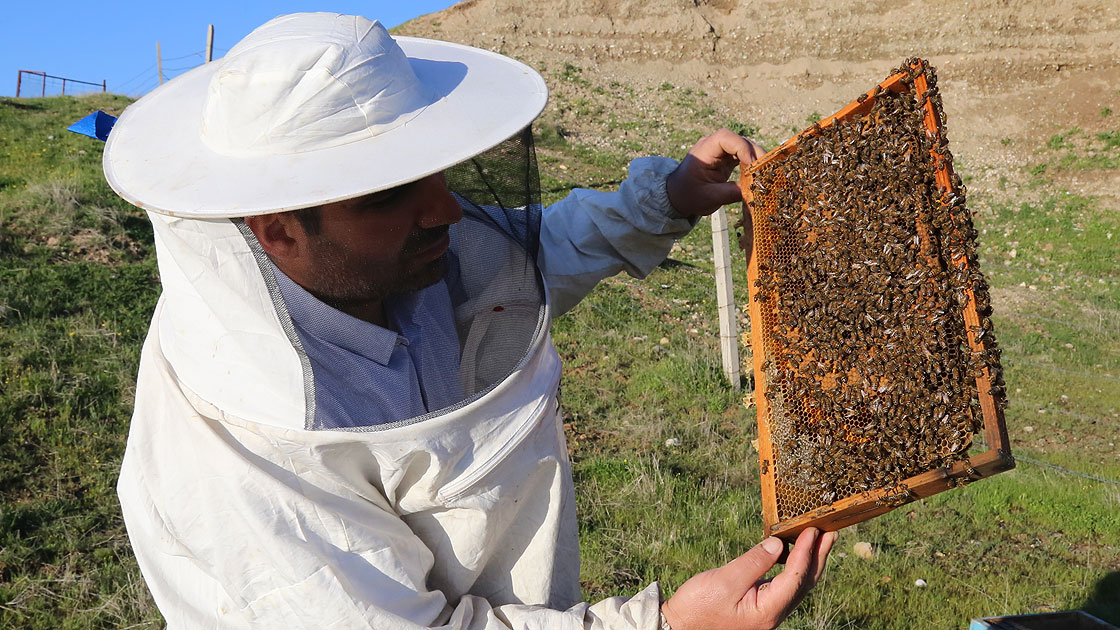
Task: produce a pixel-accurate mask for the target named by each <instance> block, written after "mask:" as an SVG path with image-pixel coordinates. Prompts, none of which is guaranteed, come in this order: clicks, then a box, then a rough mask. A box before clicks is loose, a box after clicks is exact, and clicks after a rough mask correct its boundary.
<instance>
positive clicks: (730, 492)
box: [0, 65, 1120, 629]
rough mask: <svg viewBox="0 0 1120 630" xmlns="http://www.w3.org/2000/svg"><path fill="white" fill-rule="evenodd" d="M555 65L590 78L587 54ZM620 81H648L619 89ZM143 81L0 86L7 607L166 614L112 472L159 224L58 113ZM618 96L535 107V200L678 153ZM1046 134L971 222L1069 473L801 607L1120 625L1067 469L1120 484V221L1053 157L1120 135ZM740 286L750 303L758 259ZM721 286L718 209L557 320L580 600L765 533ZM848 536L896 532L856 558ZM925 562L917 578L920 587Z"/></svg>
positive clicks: (81, 623)
mask: <svg viewBox="0 0 1120 630" xmlns="http://www.w3.org/2000/svg"><path fill="white" fill-rule="evenodd" d="M560 76H561V79H562V80H564V81H570V82H571V83H572V84H573V85H575V86H576V87H587V86H588V85H589V83H588V84H587V85H583V84H581V83H580V82H581V81H583V82H585V83H586V82H587V80H586V79H585V78H583V77H582V76H581V71H580V69H579V68H578V67H575V66H570V65H569V66H565V67H564V70H563V72H562V73H561V75H560ZM607 88H608V89H607V90H606V91H607V92H608V93H609V94H611V95H613V96H612V98H632V95H630V96H628V95H627V92H629V90H630V88H628V87H626V86H622V85H621V84H618V85H615V84H610V85H608V86H607ZM590 91H591V90H588V92H590ZM680 92H683V90H677V89H674V90H672V91H669V92H666V95H667V96H670V97H671V98H677V97H678V96H680V94H679V93H680ZM652 93H656V92H652ZM600 96H602V95H600ZM685 96H688V97H689V99H692V98H702V97H704V96H705V95H703V94H700V93H698V92H693V93H692V94H691V95H685ZM126 103H127V100H125V99H122V98H119V97H112V96H101V95H97V96H96V97H86V98H83V99H74V98H71V97H65V98H58V99H35V100H22V101H16V100H15V99H0V163H2V164H3V165H4V168H3V169H2V170H3V175H2V176H0V383H2V385H0V422H2V423H3V424H2V429H0V500H2V501H3V503H2V507H3V509H2V510H0V627H5V628H6V627H19V628H31V629H36V628H60V627H61V628H122V627H149V626H150V627H156V626H158V625H159V624H160V618H159V615H158V613H157V612H156V611H155V609H154V607H153V606H152V603H151V599H150V597H149V596H148V594H147V591H146V588H145V587H144V586H143V583H142V581H141V579H140V576H139V571H138V569H137V568H136V564H135V560H134V559H133V557H132V554H131V550H130V548H129V546H128V544H127V538H126V537H125V534H124V530H123V526H122V524H121V521H120V515H119V512H118V507H117V502H116V498H115V496H114V492H113V485H114V483H115V479H116V474H117V473H116V471H117V467H118V466H119V461H120V457H121V453H122V452H123V448H124V440H125V435H126V431H127V425H128V417H129V413H130V405H131V400H132V387H133V385H132V382H133V381H132V379H133V374H134V371H135V366H136V363H137V360H138V357H139V349H140V343H141V341H142V338H143V335H144V333H145V331H146V327H147V322H148V319H149V318H150V315H151V309H152V307H153V304H154V301H155V299H156V296H157V294H158V290H159V288H158V281H157V277H156V276H157V270H156V266H155V261H154V257H153V256H152V250H151V231H150V226H149V225H148V222H147V220H146V219H145V217H144V216H143V214H142V213H141V212H139V211H136V210H134V209H132V208H131V207H130V206H128V205H127V204H125V203H124V202H122V201H120V200H119V199H117V198H116V196H115V195H113V194H112V192H111V191H110V190H109V189H108V186H106V185H105V184H104V181H103V179H102V178H101V175H100V146H101V145H100V144H99V143H97V142H96V141H92V140H89V139H87V138H82V137H79V136H75V135H74V134H67V133H65V132H64V131H63V129H64V128H65V126H66V125H69V124H70V123H72V122H73V121H74V120H77V119H79V118H81V117H82V116H84V115H86V114H88V113H89V112H90V111H92V110H94V109H98V108H101V109H106V110H107V111H110V113H114V114H117V113H119V112H120V109H121V108H123V106H124V104H126ZM676 106H677V107H680V108H683V109H681V110H679V111H681V112H685V111H695V110H696V108H698V107H703V103H702V102H701V101H699V100H697V101H695V102H693V101H687V102H686V101H684V100H682V101H681V102H679V103H678V104H677V105H676ZM673 111H678V110H673ZM568 115H570V114H568ZM612 116H614V117H615V118H614V120H613V122H612V123H610V124H611V129H609V130H608V131H609V133H617V134H623V133H628V134H630V136H629V138H628V139H629V141H631V142H633V144H630V145H627V146H626V147H625V148H623V146H622V145H621V144H620V142H621V141H622V138H621V137H620V138H618V139H616V140H612V141H611V143H607V144H605V145H602V146H600V145H596V144H594V143H592V142H591V141H590V139H588V138H581V137H578V136H574V135H572V134H570V133H569V132H568V131H567V130H566V128H565V126H564V124H565V123H564V121H565V119H564V118H563V117H557V116H556V115H555V114H553V113H551V112H550V113H549V114H547V115H546V116H544V117H542V119H541V120H539V121H538V123H537V127H536V132H537V133H536V136H535V138H536V141H537V145H538V148H539V158H540V163H541V174H542V187H543V188H544V190H545V196H546V200H548V201H551V200H555V199H558V198H560V197H562V196H563V195H564V194H566V191H567V190H568V189H570V188H571V187H573V186H576V185H579V186H591V187H604V188H608V187H614V186H616V185H617V182H618V181H619V180H620V179H621V177H622V176H623V175H624V173H623V169H624V168H625V165H626V162H627V160H628V159H629V158H630V157H631V156H632V155H633V154H634V153H636V152H641V153H647V152H648V153H658V152H668V151H679V146H680V145H681V144H685V143H688V144H691V141H694V140H695V138H698V137H699V135H700V130H688V129H682V127H681V125H680V124H678V123H677V122H674V120H672V116H673V115H672V112H670V115H668V116H666V117H665V120H661V119H659V118H657V117H653V118H650V119H648V120H639V119H635V118H627V117H626V116H623V115H621V114H617V113H614V112H612ZM680 118H681V119H682V120H683V119H686V118H687V116H684V115H682V116H680ZM604 124H606V123H604ZM726 126H727V127H729V128H731V129H732V130H733V131H736V132H737V133H741V134H743V135H747V136H755V135H757V133H758V130H757V128H755V127H754V126H752V125H749V124H746V123H742V122H740V121H735V120H729V121H727V124H726ZM707 131H708V132H710V131H711V130H710V129H708V130H707ZM795 131H796V130H795ZM1071 131H1072V130H1071ZM52 135H53V136H55V137H54V138H53V139H51V138H49V136H52ZM686 138H691V140H687V139H686ZM1052 140H1053V139H1052ZM1048 144H1049V143H1048ZM1054 144H1055V145H1056V147H1055V148H1045V147H1044V148H1041V149H1040V151H1039V154H1038V155H1039V156H1040V158H1041V159H1044V160H1046V165H1043V166H1040V167H1039V168H1038V173H1039V181H1038V183H1037V187H1038V188H1037V190H1038V191H1039V195H1038V199H1036V200H1031V201H1029V202H1027V201H1024V200H1023V199H1022V198H1019V197H1017V196H1016V194H1017V191H1016V190H1015V189H1014V187H1011V186H1009V187H1008V189H1007V190H1005V191H1003V192H1001V193H1000V194H1001V196H1000V197H999V198H995V199H989V200H986V201H985V203H987V202H990V205H991V207H992V209H993V212H990V213H977V228H978V229H980V230H981V231H982V236H981V244H982V265H983V269H984V271H985V272H986V273H987V274H988V277H989V280H990V282H991V283H992V286H993V294H994V297H993V303H994V308H995V315H994V318H995V319H996V330H997V332H998V333H999V335H1000V339H1001V343H1002V344H1004V345H1005V346H1006V347H1007V350H1006V351H1005V355H1004V356H1005V358H1006V359H1007V363H1006V365H1007V366H1008V374H1007V381H1008V390H1009V397H1010V398H1011V401H1012V407H1011V408H1009V409H1008V411H1007V422H1008V426H1009V430H1010V431H1011V432H1012V445H1013V447H1014V448H1015V449H1016V450H1017V452H1019V453H1020V454H1022V455H1023V456H1024V457H1029V458H1031V459H1032V460H1034V461H1038V462H1041V463H1044V464H1048V465H1053V466H1058V467H1061V468H1059V469H1052V468H1047V467H1044V466H1041V465H1034V464H1030V463H1027V462H1026V461H1025V460H1023V461H1021V463H1020V466H1019V468H1018V469H1016V470H1015V471H1012V472H1009V473H1006V474H1003V475H999V476H997V477H995V478H992V479H989V480H985V481H983V482H981V483H977V484H973V485H970V486H968V487H966V488H963V489H959V490H954V491H951V492H946V493H943V494H940V495H937V496H935V497H932V498H930V499H928V500H925V501H922V502H918V503H914V504H911V505H909V506H907V507H905V508H903V509H900V510H897V511H895V512H892V513H890V514H888V515H886V516H883V517H880V518H878V519H875V520H872V521H868V522H866V523H862V524H860V525H859V526H858V527H857V528H849V529H847V530H844V531H843V532H841V536H840V539H839V541H838V544H837V547H836V553H835V554H834V555H833V558H832V560H831V566H830V568H829V570H828V572H827V574H826V575H827V577H826V579H825V581H824V582H823V583H822V584H821V585H820V586H819V587H818V588H817V589H816V590H815V591H814V592H813V593H812V594H811V596H810V598H809V599H808V600H807V601H806V602H805V603H804V604H803V605H802V607H801V608H800V609H799V610H798V611H796V612H795V613H794V615H793V616H792V617H791V618H790V619H789V621H788V622H787V626H788V627H790V628H805V629H808V628H812V629H819V628H883V629H894V628H900V627H910V628H944V627H961V626H963V625H964V624H965V623H966V622H967V619H968V618H970V617H977V616H982V615H988V614H1002V613H1025V612H1035V611H1041V610H1048V609H1049V610H1063V609H1068V608H1079V607H1085V608H1086V609H1088V610H1089V611H1090V612H1092V613H1093V614H1095V615H1097V616H1099V617H1101V618H1103V619H1106V620H1108V621H1111V622H1112V623H1120V581H1118V580H1117V578H1116V576H1117V575H1120V573H1118V572H1120V561H1118V560H1117V558H1120V523H1118V522H1117V514H1118V513H1120V486H1116V485H1112V484H1109V483H1102V482H1096V481H1092V480H1091V479H1087V478H1085V477H1078V476H1075V475H1073V474H1071V473H1068V472H1063V471H1062V469H1068V470H1069V471H1073V472H1074V473H1079V474H1085V475H1093V476H1096V477H1100V478H1110V479H1113V480H1120V451H1118V449H1117V448H1116V446H1115V444H1116V443H1117V442H1120V440H1117V439H1116V438H1115V433H1116V430H1117V426H1120V424H1115V423H1120V396H1118V394H1117V391H1118V390H1117V386H1116V381H1115V380H1108V378H1102V376H1104V375H1107V374H1111V375H1112V377H1117V376H1120V360H1118V356H1120V306H1117V305H1118V304H1120V275H1118V271H1117V268H1116V265H1115V260H1118V259H1120V251H1118V250H1117V249H1116V248H1117V244H1118V243H1120V225H1118V219H1117V214H1116V209H1115V208H1110V207H1106V206H1104V205H1102V202H1101V201H1100V200H1098V199H1094V198H1091V197H1084V196H1078V195H1067V194H1065V192H1064V191H1062V190H1058V189H1055V188H1054V187H1053V186H1052V185H1051V184H1050V183H1049V182H1048V180H1047V177H1048V176H1049V174H1050V173H1052V172H1054V171H1055V169H1057V170H1060V169H1062V168H1065V167H1063V166H1061V164H1062V160H1063V159H1065V158H1063V157H1062V156H1063V154H1065V153H1066V152H1070V153H1072V154H1075V155H1077V156H1080V157H1088V156H1090V148H1091V149H1092V153H1091V155H1098V156H1100V155H1104V156H1113V155H1115V151H1117V148H1118V146H1120V132H1108V133H1103V134H1095V135H1091V134H1087V133H1084V132H1078V133H1076V134H1075V133H1066V134H1061V138H1060V140H1056V141H1054ZM1095 164H1097V166H1094V167H1093V168H1115V167H1112V166H1108V164H1110V162H1107V161H1099V160H1098V162H1096V163H1095ZM560 165H563V166H565V167H566V168H567V170H562V169H560V168H559V167H560ZM1070 168H1073V167H1070ZM737 212H738V209H735V208H732V209H731V214H732V215H733V216H734V214H735V213H737ZM732 222H734V219H732ZM1110 234H1111V236H1109V235H1110ZM86 235H88V236H86ZM83 239H92V240H91V241H90V242H89V243H85V242H84V241H83ZM93 251H98V252H102V253H103V254H104V256H102V255H100V254H96V255H95V254H93V253H90V252H93ZM1012 251H1014V252H1015V254H1014V256H1011V252H1012ZM735 283H736V287H735V291H736V299H737V302H738V304H739V305H740V306H741V305H743V304H746V288H747V286H746V279H745V269H744V268H743V265H742V261H741V260H739V261H737V262H736V265H735ZM712 286H713V280H712V263H711V232H710V230H709V229H708V224H707V222H701V223H700V224H699V225H698V226H697V228H696V229H695V230H694V231H693V233H692V234H690V235H689V236H688V237H687V238H686V239H684V241H683V242H682V243H681V245H680V247H678V248H676V249H675V250H674V253H673V254H672V259H671V261H670V262H667V263H666V264H664V265H662V266H661V267H659V268H657V269H656V270H654V272H653V273H652V274H651V275H650V277H649V278H647V279H645V280H643V281H635V280H632V279H629V278H625V277H616V278H611V279H609V280H608V281H606V282H605V283H604V284H603V285H602V286H601V287H600V289H598V290H597V291H596V292H595V293H594V294H592V295H591V296H590V297H589V298H588V299H587V300H585V301H584V302H583V303H582V304H581V305H580V306H578V307H577V308H576V309H574V310H573V311H572V312H571V313H569V314H567V315H565V316H563V317H561V318H559V319H557V321H556V322H555V323H554V325H553V330H552V332H553V336H554V339H555V341H556V345H557V347H558V349H559V351H560V353H561V354H562V356H563V358H564V361H565V373H564V378H563V386H564V396H563V402H564V413H565V424H566V430H567V432H568V435H569V445H570V448H571V452H572V465H573V470H574V474H575V476H576V478H577V501H578V503H579V518H580V532H581V551H582V554H581V556H582V559H583V568H582V574H581V575H582V581H583V586H584V593H585V595H586V597H587V598H589V599H592V600H594V599H597V598H600V597H603V596H613V595H619V594H626V593H630V592H633V591H634V590H636V589H637V588H640V587H642V586H644V585H645V584H647V583H648V582H649V581H651V580H661V581H662V582H663V583H664V585H665V587H666V592H667V593H671V592H672V590H673V589H674V588H676V587H677V586H679V585H680V584H681V583H682V582H683V581H684V580H685V579H687V578H688V577H689V576H691V575H692V574H694V573H696V572H698V571H702V570H706V569H709V568H712V567H714V566H717V565H719V564H721V563H723V562H726V561H727V560H729V559H731V558H733V557H735V556H736V555H738V554H739V553H742V552H743V551H745V550H746V549H748V548H750V546H752V545H753V544H754V543H756V542H757V541H758V539H759V537H760V535H761V518H760V511H761V501H760V497H759V491H758V488H757V478H758V468H757V465H758V464H757V453H755V452H754V450H753V449H752V446H751V441H752V440H753V439H754V437H755V435H756V429H755V416H754V410H753V409H747V408H745V407H743V405H742V404H741V403H740V400H739V395H738V394H736V393H735V392H733V391H732V390H731V388H730V387H729V386H728V385H727V383H726V382H725V381H724V379H723V376H722V374H721V371H720V367H719V346H718V332H717V331H718V328H717V326H716V324H715V322H716V317H715V312H716V304H715V298H714V292H713V290H712ZM1031 286H1034V287H1035V289H1034V290H1032V289H1031V288H1030V287H1031ZM662 338H666V339H667V340H668V343H664V344H663V343H661V339H662ZM1066 344H1069V345H1070V346H1072V348H1070V347H1066ZM1040 366H1041V367H1040ZM1086 375H1089V376H1086ZM1039 410H1044V411H1045V412H1046V413H1039ZM1027 427H1031V431H1027V430H1026V428H1027ZM670 438H673V440H672V441H670V442H669V443H667V440H670ZM1109 440H1111V442H1109ZM857 541H866V542H871V543H873V544H874V545H875V546H876V548H877V549H878V550H879V554H878V555H877V556H876V557H875V558H874V559H873V560H871V561H866V560H863V559H861V558H857V557H855V556H854V555H853V554H851V553H850V551H851V546H852V544H853V543H855V542H857ZM915 542H919V543H920V544H915ZM845 553H846V554H847V555H846V556H844V555H842V554H845ZM1004 576H1015V579H1005V578H1004ZM918 578H921V579H924V580H926V581H927V582H928V587H926V588H916V587H915V586H914V580H916V579H918Z"/></svg>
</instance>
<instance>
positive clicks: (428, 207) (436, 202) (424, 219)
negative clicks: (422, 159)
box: [419, 173, 463, 229]
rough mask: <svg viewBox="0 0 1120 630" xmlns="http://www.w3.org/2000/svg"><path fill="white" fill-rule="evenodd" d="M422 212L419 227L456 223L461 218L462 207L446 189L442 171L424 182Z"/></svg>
mask: <svg viewBox="0 0 1120 630" xmlns="http://www.w3.org/2000/svg"><path fill="white" fill-rule="evenodd" d="M424 185H425V189H424V194H425V199H424V212H423V213H422V214H421V215H420V221H419V223H420V227H421V228H425V229H427V228H435V227H440V226H443V225H451V224H452V223H458V222H459V219H462V218H463V209H462V208H460V207H459V202H458V201H456V200H455V197H454V195H452V194H451V191H450V190H448V189H447V180H445V179H444V177H443V173H436V174H434V175H431V176H429V177H428V178H427V181H425V182H424Z"/></svg>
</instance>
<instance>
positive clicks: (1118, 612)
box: [1081, 571, 1120, 625]
mask: <svg viewBox="0 0 1120 630" xmlns="http://www.w3.org/2000/svg"><path fill="white" fill-rule="evenodd" d="M1081 610H1084V611H1085V612H1087V613H1089V614H1090V615H1093V616H1094V617H1097V618H1099V619H1101V620H1102V621H1107V622H1108V623H1111V624H1114V625H1115V624H1120V571H1113V572H1112V573H1109V574H1108V575H1106V576H1104V577H1103V578H1101V579H1100V581H1099V582H1097V584H1096V586H1095V587H1093V594H1092V595H1090V596H1089V599H1087V600H1085V603H1084V604H1083V605H1082V606H1081Z"/></svg>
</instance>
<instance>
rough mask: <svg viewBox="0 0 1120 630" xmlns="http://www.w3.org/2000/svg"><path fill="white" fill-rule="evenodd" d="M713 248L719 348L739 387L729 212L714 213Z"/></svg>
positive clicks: (726, 371) (727, 372)
mask: <svg viewBox="0 0 1120 630" xmlns="http://www.w3.org/2000/svg"><path fill="white" fill-rule="evenodd" d="M712 252H713V262H714V263H715V272H716V300H717V303H718V304H719V348H720V354H721V355H722V357H723V373H724V375H726V376H727V380H728V381H730V382H731V387H732V389H734V390H735V391H739V377H740V370H739V322H738V320H737V319H736V318H735V295H734V291H735V286H734V284H733V282H732V279H731V244H730V240H729V235H728V231H727V212H726V211H724V209H723V208H720V209H719V210H716V211H715V213H714V214H712Z"/></svg>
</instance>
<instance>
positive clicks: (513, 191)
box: [444, 127, 541, 261]
mask: <svg viewBox="0 0 1120 630" xmlns="http://www.w3.org/2000/svg"><path fill="white" fill-rule="evenodd" d="M444 176H445V177H446V178H447V187H448V188H450V189H451V191H452V192H454V193H455V194H457V195H458V196H459V197H460V198H461V200H462V201H465V202H466V203H467V204H470V205H471V206H474V208H475V209H477V210H478V211H480V212H481V213H482V214H481V215H480V218H481V217H482V216H485V217H489V218H490V219H491V220H492V221H493V223H494V227H496V228H498V229H500V230H502V231H503V232H505V233H506V234H508V235H509V236H510V237H511V238H514V239H516V240H517V241H518V242H520V243H521V245H522V247H524V248H525V251H526V253H528V254H529V256H530V258H532V259H533V260H534V261H536V258H537V248H538V246H539V244H540V225H541V180H540V176H539V174H538V173H537V154H536V151H535V150H534V148H533V134H532V131H531V127H526V128H525V129H523V130H522V131H521V132H520V133H518V134H516V135H514V136H512V137H510V138H509V139H507V140H505V141H504V142H502V143H501V144H499V145H498V146H496V147H494V148H492V149H490V150H489V151H486V152H484V153H481V154H479V155H477V156H475V157H473V158H471V159H469V160H467V161H466V162H462V163H460V164H457V165H455V166H453V167H451V168H450V169H448V170H446V171H445V172H444Z"/></svg>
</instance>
